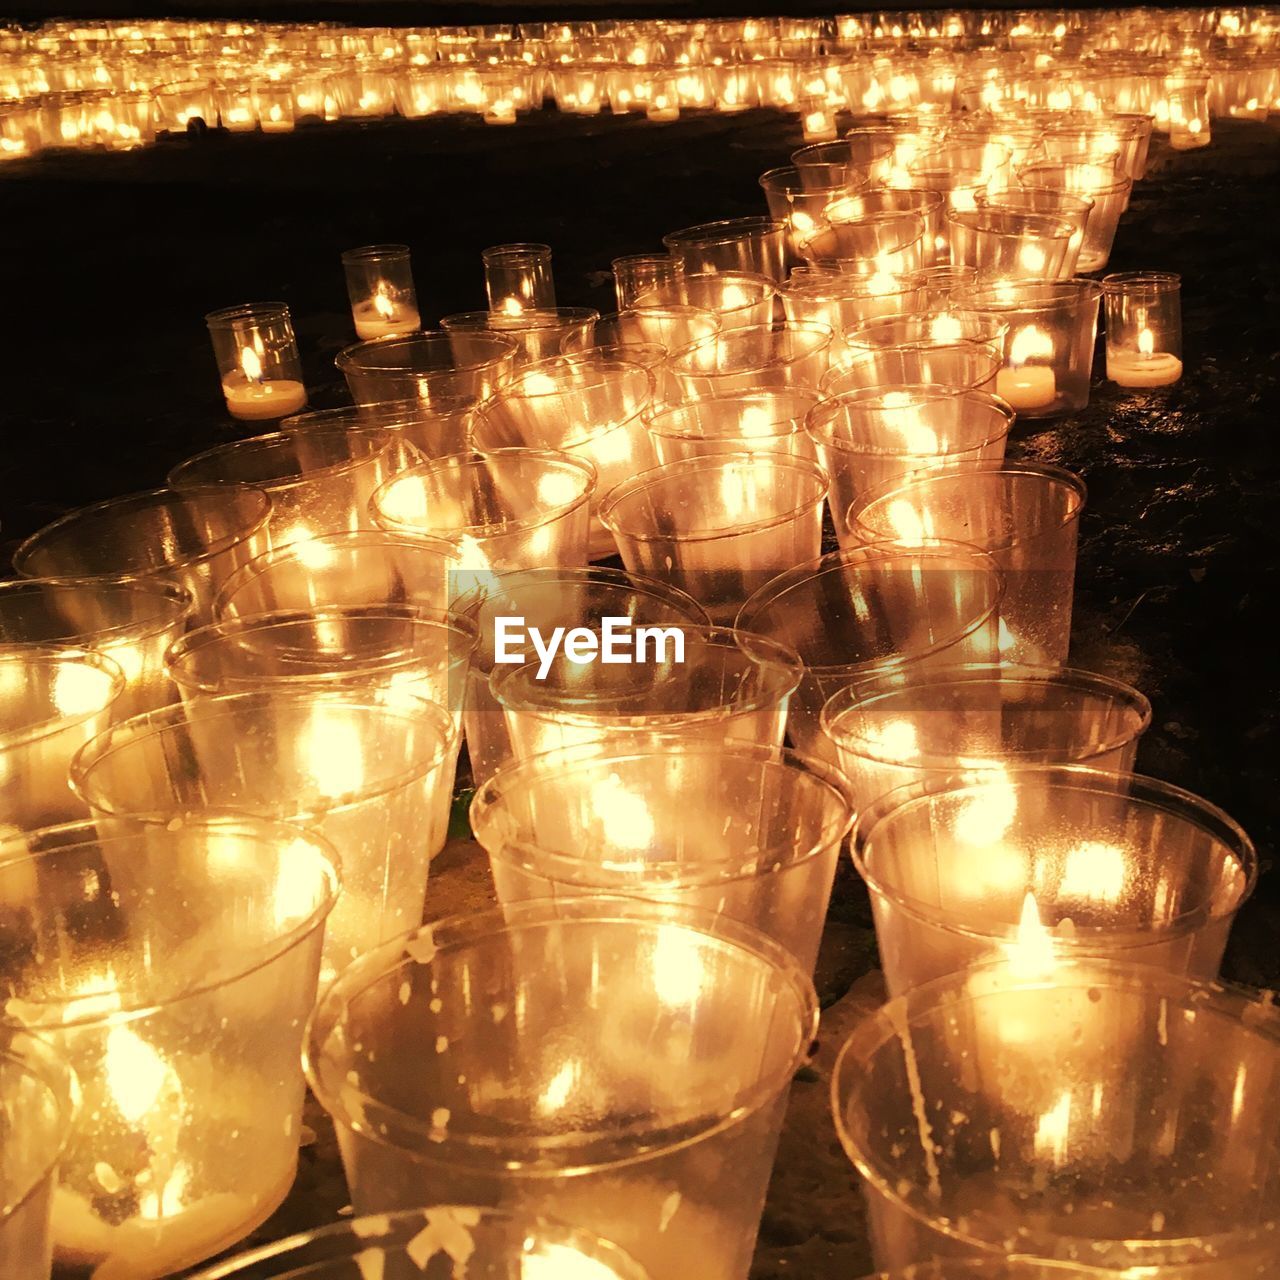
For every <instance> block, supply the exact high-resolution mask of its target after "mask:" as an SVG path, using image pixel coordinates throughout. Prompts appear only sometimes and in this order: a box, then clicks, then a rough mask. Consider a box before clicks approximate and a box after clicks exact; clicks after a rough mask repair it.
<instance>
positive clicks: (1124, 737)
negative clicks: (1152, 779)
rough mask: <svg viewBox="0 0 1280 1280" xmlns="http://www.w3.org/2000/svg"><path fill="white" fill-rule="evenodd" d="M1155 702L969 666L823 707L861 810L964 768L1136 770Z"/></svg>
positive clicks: (1023, 671)
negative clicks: (1135, 760)
mask: <svg viewBox="0 0 1280 1280" xmlns="http://www.w3.org/2000/svg"><path fill="white" fill-rule="evenodd" d="M1150 723H1151V703H1150V702H1148V701H1147V699H1146V698H1145V697H1144V696H1143V695H1142V694H1141V693H1139V692H1138V690H1137V689H1134V688H1133V687H1132V686H1130V685H1127V684H1124V683H1122V682H1121V681H1119V680H1111V679H1108V678H1107V677H1106V676H1099V675H1094V674H1093V673H1092V672H1090V671H1079V670H1072V669H1069V668H1063V667H1019V666H1013V665H1009V664H986V663H976V662H975V663H969V664H967V665H964V666H955V667H948V666H941V665H940V666H935V667H930V668H928V669H926V670H922V671H912V670H910V669H907V670H903V671H895V672H889V673H887V674H884V675H880V676H870V677H868V678H867V679H865V680H862V681H859V682H858V683H857V684H855V685H850V686H849V687H848V688H847V689H842V690H841V691H840V692H839V693H837V694H836V695H835V696H834V697H832V699H831V700H830V701H829V702H828V703H827V704H826V706H825V707H823V708H822V730H823V732H824V733H825V734H826V735H827V737H829V738H830V739H831V741H832V742H834V743H835V747H836V758H837V759H838V760H839V762H840V768H841V770H842V771H843V773H844V775H845V777H846V778H847V779H848V780H849V786H850V788H851V790H852V793H853V798H854V802H855V804H856V805H857V807H858V812H859V813H861V812H863V811H864V810H867V809H869V808H870V807H871V805H872V804H874V803H875V801H877V800H879V799H880V798H881V797H882V796H885V795H887V794H888V793H889V792H890V791H893V790H894V789H895V788H897V787H905V786H907V785H909V784H911V783H918V782H923V781H925V780H927V779H930V778H936V777H938V776H940V775H943V774H948V773H955V772H957V771H959V770H961V769H991V770H993V771H995V772H994V773H993V776H995V775H996V774H999V772H1000V771H1001V770H1002V769H1004V767H1005V765H1018V766H1021V765H1027V764H1084V765H1088V766H1089V767H1090V768H1092V769H1101V770H1104V771H1106V772H1108V773H1130V772H1132V770H1133V758H1134V754H1135V752H1136V751H1137V747H1138V739H1139V738H1140V737H1141V736H1142V734H1143V733H1145V732H1146V730H1147V728H1148V726H1149V725H1150Z"/></svg>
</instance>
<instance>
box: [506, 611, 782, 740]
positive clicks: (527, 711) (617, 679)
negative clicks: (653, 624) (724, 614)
mask: <svg viewBox="0 0 1280 1280" xmlns="http://www.w3.org/2000/svg"><path fill="white" fill-rule="evenodd" d="M622 622H623V620H622V619H615V621H614V624H613V626H612V628H610V630H611V631H612V634H613V635H614V641H613V644H614V646H615V648H617V647H619V646H622V647H627V645H628V643H629V647H630V649H631V650H632V652H633V654H634V656H635V657H636V658H637V660H636V661H634V662H631V663H613V664H610V663H596V662H590V663H587V664H585V666H584V664H583V663H581V662H578V661H575V660H574V658H573V657H572V656H569V655H567V654H565V653H563V652H557V653H555V654H553V655H551V656H550V657H545V656H544V657H539V658H537V659H536V660H531V661H525V660H524V659H525V658H527V657H528V655H527V654H521V653H520V652H519V651H518V650H517V651H516V653H515V654H514V655H513V654H512V652H511V649H510V646H507V649H506V652H505V653H504V652H503V650H502V649H501V648H499V647H495V666H494V669H493V673H492V675H491V676H490V678H489V692H490V694H491V695H492V698H493V701H494V702H495V703H496V704H497V705H498V706H499V707H501V708H502V713H503V715H504V716H505V718H506V725H507V732H508V734H509V736H510V742H511V751H512V755H513V757H514V758H515V759H516V760H531V759H534V758H535V757H537V756H539V755H541V754H542V753H544V752H548V751H563V750H566V749H569V748H576V747H585V746H602V747H606V748H609V749H616V750H621V749H623V748H625V749H627V750H642V749H644V750H647V749H649V748H651V747H654V746H663V744H664V743H666V746H667V748H668V749H669V748H670V745H671V742H678V743H680V744H684V743H697V742H701V743H703V744H707V743H712V744H716V745H720V744H723V743H726V742H745V743H748V744H758V745H761V746H768V747H781V746H782V737H783V732H784V730H785V727H786V720H787V702H788V699H789V698H790V697H791V695H792V693H793V692H794V691H795V689H796V686H797V685H798V684H799V682H800V676H801V666H800V659H799V658H798V657H797V656H796V654H795V652H794V651H793V650H791V649H788V648H786V647H785V646H784V645H780V644H777V643H776V642H774V641H773V640H770V639H768V638H767V637H765V636H759V635H752V634H749V633H747V632H743V631H735V630H733V629H732V628H730V627H706V626H695V625H692V624H686V623H681V624H678V625H668V626H666V627H664V628H661V629H657V628H651V629H650V630H649V631H648V632H646V633H640V632H639V631H638V630H637V629H636V628H633V627H630V626H629V625H628V626H623V625H622ZM628 631H629V632H631V635H630V637H628V636H627V635H626V633H627V632H628ZM605 633H606V626H605V623H604V621H603V620H602V624H601V630H600V633H599V645H600V646H604V645H606V644H607V643H608V641H607V639H606V635H605ZM611 667H612V668H615V669H611ZM668 739H669V740H671V742H668V741H667V740H668Z"/></svg>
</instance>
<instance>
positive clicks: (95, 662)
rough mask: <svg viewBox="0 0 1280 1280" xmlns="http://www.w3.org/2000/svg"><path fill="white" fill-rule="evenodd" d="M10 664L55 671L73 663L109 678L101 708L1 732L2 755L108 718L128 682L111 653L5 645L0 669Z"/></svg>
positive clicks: (76, 712) (61, 647) (35, 645)
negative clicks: (98, 718) (96, 720)
mask: <svg viewBox="0 0 1280 1280" xmlns="http://www.w3.org/2000/svg"><path fill="white" fill-rule="evenodd" d="M10 663H13V664H14V665H15V666H18V667H21V668H23V669H25V670H28V671H29V670H30V669H31V668H32V667H38V668H42V669H50V670H52V671H54V672H56V671H57V670H59V669H61V668H62V667H63V666H71V665H73V664H74V665H76V666H79V667H82V668H83V667H91V668H93V669H94V670H95V671H98V672H99V673H100V674H102V675H104V676H106V678H107V686H106V698H105V700H104V701H103V702H102V704H101V705H100V706H99V705H95V706H93V707H90V708H89V709H88V710H77V711H73V712H70V713H66V714H64V713H62V712H60V711H57V710H55V711H54V714H53V715H52V716H51V717H49V718H47V719H43V720H37V721H35V722H34V723H31V722H28V723H25V724H22V725H19V726H17V727H15V728H13V729H6V730H0V755H2V754H4V753H6V752H9V751H15V750H18V749H20V748H27V747H32V746H35V745H36V743H39V742H43V741H44V740H45V739H46V738H52V737H54V736H55V735H57V734H59V733H66V732H67V731H68V730H71V729H75V728H77V727H78V726H80V725H85V724H88V723H89V722H90V721H92V720H94V719H96V718H97V717H98V716H102V715H107V714H108V713H109V712H110V710H111V708H112V707H113V706H114V705H115V704H116V703H117V702H118V701H119V700H120V696H121V694H123V693H124V691H125V688H126V686H127V683H128V682H127V681H126V680H125V675H124V670H123V669H122V668H121V666H120V664H119V663H118V662H116V661H115V659H113V658H112V657H111V656H110V655H109V654H105V653H101V652H99V651H98V650H97V649H82V648H77V647H73V646H66V647H63V646H62V645H56V646H55V645H47V644H17V645H5V646H3V648H0V668H2V667H4V666H7V665H8V664H10ZM55 679H56V676H55ZM55 702H56V700H55ZM46 709H49V708H46Z"/></svg>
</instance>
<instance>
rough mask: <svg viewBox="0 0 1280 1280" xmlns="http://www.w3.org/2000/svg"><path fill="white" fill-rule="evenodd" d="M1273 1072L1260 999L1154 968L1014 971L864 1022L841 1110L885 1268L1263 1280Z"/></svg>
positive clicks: (963, 976) (1273, 1248)
mask: <svg viewBox="0 0 1280 1280" xmlns="http://www.w3.org/2000/svg"><path fill="white" fill-rule="evenodd" d="M1011 970H1012V973H1011ZM1278 1069H1280V1062H1278V1061H1277V1047H1276V1025H1275V1013H1274V1011H1273V1009H1272V1006H1271V1003H1270V997H1269V995H1267V994H1265V993H1263V994H1259V995H1257V996H1255V995H1253V994H1252V993H1248V992H1246V991H1244V990H1241V989H1236V990H1224V989H1223V988H1221V987H1218V986H1215V985H1213V984H1210V983H1204V982H1197V981H1191V980H1189V979H1187V978H1184V977H1181V976H1176V975H1174V974H1169V973H1164V972H1161V971H1160V970H1159V969H1157V968H1154V967H1152V966H1149V965H1143V964H1135V965H1131V964H1114V963H1113V964H1104V963H1094V962H1087V961H1081V962H1078V963H1076V964H1064V965H1059V966H1057V967H1056V968H1055V969H1053V971H1052V972H1051V973H1047V974H1041V973H1035V974H1032V973H1027V974H1026V975H1025V976H1022V975H1020V974H1019V973H1018V971H1017V970H1016V969H1014V967H1013V966H1012V965H1011V964H1008V963H1004V964H996V965H991V966H985V967H983V968H980V969H976V970H970V971H968V972H967V973H957V974H951V975H949V976H948V977H946V978H941V979H938V980H937V981H936V982H932V983H929V984H927V985H926V986H924V987H920V988H917V989H915V990H913V991H910V992H908V993H906V994H905V995H903V996H899V997H898V998H897V999H895V1000H893V1001H891V1002H890V1003H889V1004H888V1005H886V1006H885V1007H884V1008H882V1009H880V1010H879V1011H878V1012H876V1013H874V1014H872V1015H871V1016H870V1017H868V1018H867V1019H866V1020H864V1021H863V1022H861V1023H859V1025H858V1026H857V1027H856V1028H855V1030H854V1032H853V1034H852V1035H851V1036H850V1037H849V1039H848V1040H847V1041H846V1042H845V1044H844V1047H843V1048H842V1049H841V1052H840V1056H839V1059H838V1060H837V1063H836V1068H835V1076H834V1079H833V1082H832V1101H833V1106H834V1111H835V1120H836V1128H837V1131H838V1132H839V1135H840V1141H841V1143H842V1145H843V1146H844V1149H845V1152H846V1154H847V1155H848V1157H849V1159H850V1160H851V1161H852V1163H853V1164H854V1166H855V1167H856V1168H857V1170H858V1172H859V1173H860V1174H861V1176H862V1179H863V1192H864V1195H865V1197H866V1201H867V1209H868V1218H869V1228H870V1235H871V1239H872V1241H873V1247H872V1253H873V1255H874V1258H875V1262H876V1264H877V1265H878V1266H880V1267H883V1268H886V1269H892V1268H894V1267H898V1266H907V1265H909V1264H912V1263H915V1262H924V1261H926V1260H928V1259H930V1258H934V1257H937V1256H939V1255H950V1256H953V1257H955V1256H959V1257H968V1258H974V1259H981V1260H983V1261H984V1262H985V1263H989V1262H990V1260H991V1259H992V1257H995V1258H996V1259H1003V1258H1005V1257H1007V1256H1009V1255H1013V1256H1016V1257H1018V1258H1020V1259H1023V1260H1025V1261H1028V1262H1030V1261H1031V1260H1033V1259H1034V1260H1035V1261H1036V1268H1037V1269H1036V1270H1035V1271H1033V1272H1032V1274H1033V1275H1035V1276H1036V1277H1039V1276H1041V1275H1042V1274H1043V1275H1044V1276H1045V1280H1049V1278H1050V1277H1053V1278H1054V1280H1056V1272H1054V1271H1052V1270H1049V1271H1046V1272H1043V1273H1042V1271H1041V1270H1040V1266H1041V1264H1040V1262H1039V1260H1040V1259H1048V1260H1052V1261H1054V1262H1072V1263H1080V1264H1082V1265H1087V1266H1089V1267H1091V1268H1095V1269H1096V1270H1095V1271H1093V1272H1091V1274H1096V1275H1098V1276H1099V1277H1100V1278H1101V1277H1103V1276H1114V1275H1119V1274H1124V1273H1125V1272H1128V1273H1129V1274H1131V1275H1132V1274H1134V1272H1135V1271H1136V1272H1137V1273H1138V1274H1141V1273H1142V1272H1144V1271H1145V1272H1146V1273H1147V1274H1149V1275H1164V1274H1167V1275H1171V1276H1178V1277H1182V1276H1187V1277H1191V1276H1195V1277H1200V1276H1203V1277H1205V1278H1206V1280H1209V1278H1210V1277H1213V1278H1215V1280H1216V1278H1217V1277H1222V1278H1223V1280H1226V1278H1227V1277H1240V1278H1244V1277H1249V1278H1250V1280H1264V1278H1265V1277H1267V1276H1269V1275H1272V1274H1274V1271H1275V1264H1276V1260H1277V1256H1278V1254H1280V1249H1278V1248H1277V1234H1278V1233H1280V1223H1278V1222H1277V1220H1276V1217H1275V1203H1276V1195H1277V1191H1278V1188H1277V1175H1276V1168H1277V1166H1276V1163H1275V1160H1274V1154H1275V1151H1276V1148H1277V1145H1278V1144H1280V1134H1277V1130H1276V1120H1275V1115H1274V1110H1273V1106H1272V1102H1273V1099H1274V1094H1273V1093H1272V1092H1271V1088H1270V1084H1271V1082H1272V1081H1273V1080H1274V1078H1275V1073H1276V1071H1277V1070H1278ZM922 1116H925V1117H928V1120H927V1122H926V1123H924V1124H923V1125H922V1123H921V1117H922ZM1117 1134H1125V1135H1127V1137H1126V1140H1125V1141H1124V1143H1123V1147H1122V1149H1118V1148H1117V1147H1116V1145H1115V1144H1116V1135H1117ZM1121 1150H1123V1152H1124V1154H1123V1155H1122V1154H1121ZM926 1274H927V1273H926Z"/></svg>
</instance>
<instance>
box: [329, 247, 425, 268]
mask: <svg viewBox="0 0 1280 1280" xmlns="http://www.w3.org/2000/svg"><path fill="white" fill-rule="evenodd" d="M408 256H409V246H408V245H407V244H362V245H360V246H358V247H357V248H355V249H344V250H343V251H342V265H343V266H344V267H345V266H346V265H347V264H348V263H353V264H354V263H362V262H377V261H379V260H380V259H383V258H390V259H395V258H408Z"/></svg>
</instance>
